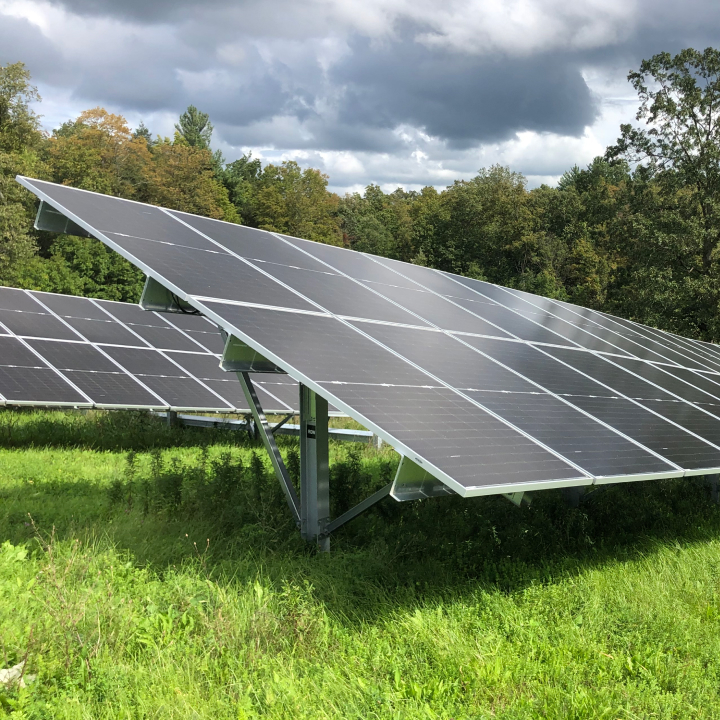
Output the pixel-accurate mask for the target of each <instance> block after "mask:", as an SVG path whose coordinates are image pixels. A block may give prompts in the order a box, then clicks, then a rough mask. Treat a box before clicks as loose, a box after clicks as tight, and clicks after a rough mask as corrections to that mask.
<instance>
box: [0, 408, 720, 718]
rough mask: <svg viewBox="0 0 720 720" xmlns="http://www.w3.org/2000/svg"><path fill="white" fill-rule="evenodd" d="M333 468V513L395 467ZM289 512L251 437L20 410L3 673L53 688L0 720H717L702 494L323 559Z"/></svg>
mask: <svg viewBox="0 0 720 720" xmlns="http://www.w3.org/2000/svg"><path fill="white" fill-rule="evenodd" d="M281 450H282V452H283V453H284V454H285V455H286V457H287V459H288V463H289V465H290V466H291V468H292V465H293V453H294V452H295V451H296V448H295V445H294V444H293V440H292V439H288V438H281ZM331 452H332V460H333V487H334V488H336V492H335V494H334V500H333V502H334V506H335V510H336V511H340V510H342V509H343V508H344V507H346V506H348V505H350V504H352V503H353V502H354V501H355V500H356V499H358V498H360V497H362V496H363V495H364V494H366V493H368V492H371V491H372V490H373V489H374V488H376V487H379V486H380V485H381V484H382V483H384V482H386V480H387V478H388V476H391V475H392V472H393V470H394V467H395V463H396V459H395V458H394V454H393V452H392V451H391V450H390V449H387V448H386V449H383V450H380V451H378V450H377V449H374V448H370V447H355V448H354V449H353V448H352V447H349V446H347V445H340V444H335V443H333V444H332V448H331ZM283 502H284V501H283V499H282V495H281V494H280V492H279V490H278V489H277V488H276V486H275V483H274V480H273V479H272V477H271V476H270V473H269V465H268V464H267V463H264V460H263V455H262V451H261V448H260V447H259V446H257V445H252V444H250V443H249V441H248V440H247V439H246V438H244V437H243V436H242V435H240V434H232V433H229V432H222V431H215V430H207V429H197V430H196V429H190V428H186V429H168V428H166V427H164V425H163V424H162V423H161V422H158V421H155V420H153V419H151V418H147V417H145V416H143V415H141V414H134V415H128V414H121V413H115V414H104V413H88V414H86V415H80V414H75V413H63V412H56V413H55V412H53V413H51V412H10V411H2V412H0V663H1V664H2V666H3V667H8V666H10V665H13V664H15V663H18V662H20V661H22V660H23V659H25V658H26V659H27V672H28V673H31V674H36V675H37V679H36V680H34V682H32V683H30V684H29V685H28V686H27V687H26V688H25V689H19V688H12V689H7V690H4V691H3V690H0V714H2V713H5V714H8V715H10V716H12V717H14V718H112V719H113V720H114V719H117V718H212V719H213V720H220V719H221V718H254V717H258V718H260V717H261V718H312V719H320V718H358V719H360V718H363V719H365V718H398V719H400V718H445V719H449V718H455V720H460V718H609V719H614V718H628V719H629V718H690V717H692V718H696V717H697V718H717V717H720V695H719V693H718V682H719V681H720V510H718V508H717V507H716V506H714V505H712V504H711V503H710V502H709V500H708V496H707V491H706V490H705V489H704V488H703V487H702V486H701V485H699V484H696V483H694V482H690V481H660V482H654V483H641V484H640V483H639V484H635V485H626V486H619V487H617V488H611V489H608V490H607V491H606V492H603V493H601V494H598V495H597V496H596V498H595V500H594V501H591V502H588V503H586V504H584V505H583V506H582V507H581V508H578V509H571V508H568V507H567V506H566V505H565V504H564V503H563V502H562V499H561V498H560V496H559V494H556V493H547V494H546V495H541V496H538V497H537V499H536V500H535V501H534V503H533V505H532V507H530V508H527V507H523V508H516V507H514V506H513V505H511V504H510V503H508V502H507V501H506V500H504V499H502V498H485V499H476V500H472V501H463V500H460V499H457V500H455V499H442V500H430V501H426V502H424V503H406V504H402V505H400V504H397V503H394V502H393V501H392V500H390V499H388V500H386V501H384V503H383V504H381V505H379V506H378V507H377V508H376V509H375V510H373V511H371V512H369V513H368V514H366V515H365V516H362V517H360V518H358V519H357V520H356V521H354V523H352V524H351V525H348V526H347V527H346V528H344V529H343V530H342V531H340V532H339V533H337V535H336V536H335V537H334V538H333V551H332V553H331V554H330V555H329V556H325V555H317V554H316V553H314V552H313V551H312V549H311V548H309V547H307V546H306V545H305V544H304V543H302V541H300V539H299V537H298V534H297V532H296V530H295V529H294V527H293V526H292V523H290V522H289V520H288V513H287V511H286V509H285V508H284V505H283Z"/></svg>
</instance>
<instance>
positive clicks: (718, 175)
mask: <svg viewBox="0 0 720 720" xmlns="http://www.w3.org/2000/svg"><path fill="white" fill-rule="evenodd" d="M719 69H720V52H719V51H716V50H714V49H712V48H709V49H707V50H705V51H702V52H700V51H695V50H683V51H682V52H681V53H679V54H678V55H676V56H674V57H673V56H670V55H669V54H667V53H661V54H659V55H656V56H654V57H652V58H651V59H650V60H647V61H644V62H643V63H642V64H641V66H640V68H639V70H638V71H635V72H632V73H630V76H629V79H630V81H631V83H632V85H633V87H634V88H635V90H636V91H637V92H638V95H639V98H640V103H641V104H640V110H639V112H638V116H637V120H638V124H637V125H634V126H631V125H623V126H622V127H621V133H622V135H621V137H620V139H619V140H618V143H617V144H616V145H615V146H613V147H611V148H608V151H607V153H606V156H605V157H604V158H595V160H593V162H591V163H590V164H589V165H588V167H586V168H579V167H574V168H572V169H570V170H569V171H568V172H566V173H565V174H564V175H563V176H562V178H561V180H560V182H559V183H558V186H557V187H556V188H551V187H547V186H542V187H539V188H536V189H533V190H528V189H527V187H526V181H525V178H524V177H523V176H522V175H521V174H520V173H517V172H513V171H511V170H510V169H508V168H505V167H500V166H494V167H491V168H484V169H481V170H479V172H478V174H477V175H476V176H475V177H473V178H471V179H469V180H458V181H456V182H455V183H453V184H452V185H451V186H449V187H447V188H445V189H444V190H442V191H438V190H436V189H435V188H432V187H426V188H423V189H422V190H421V191H419V192H414V191H413V192H407V191H405V190H403V189H402V188H398V189H397V190H395V191H393V192H384V191H383V189H382V188H380V187H379V186H378V185H369V186H368V187H367V188H366V189H365V191H364V193H362V194H360V193H354V194H352V195H347V196H346V197H343V198H339V197H337V196H336V195H335V194H333V193H330V192H329V191H328V189H327V185H328V178H327V177H326V176H324V175H323V174H322V173H320V172H319V171H317V170H315V169H312V168H302V167H300V166H299V165H298V164H297V163H296V162H294V161H286V162H283V163H282V164H280V165H274V164H268V165H265V166H263V164H262V163H261V162H260V160H259V159H257V158H253V156H252V155H251V154H248V155H246V156H243V157H242V158H240V159H239V160H236V161H235V162H232V163H229V164H227V165H225V164H224V162H223V161H222V158H220V156H219V155H218V154H217V153H215V154H213V153H212V152H211V151H210V149H209V143H210V139H211V135H212V123H211V122H210V118H209V117H208V115H207V114H205V113H202V112H200V111H199V110H198V109H197V108H195V107H194V106H190V107H189V108H188V109H187V111H186V112H185V113H183V115H182V116H181V117H180V119H179V122H178V124H177V128H176V129H177V132H176V135H175V139H174V141H171V140H170V139H167V138H165V139H163V138H156V139H155V140H153V139H152V136H151V134H150V131H149V130H148V129H147V128H146V127H145V126H144V125H142V124H141V125H140V127H138V128H137V129H136V130H135V131H131V129H130V128H129V126H128V125H127V122H126V121H125V119H124V118H123V117H121V116H118V115H113V114H110V113H108V112H107V111H106V110H104V109H103V108H94V109H92V110H87V111H85V112H83V113H81V114H80V116H79V117H78V118H76V119H74V120H70V121H68V122H66V123H64V124H63V125H62V126H61V127H59V128H58V129H56V130H55V131H54V132H53V134H52V136H51V137H49V138H45V137H43V135H42V134H41V133H40V131H39V125H38V116H37V115H35V113H34V112H33V111H32V109H31V107H30V103H32V102H35V101H37V100H38V99H39V98H38V97H37V92H36V90H35V89H34V88H33V87H32V85H31V84H30V78H29V75H28V73H27V71H26V70H25V69H24V67H23V66H22V65H21V64H16V65H8V66H6V67H4V68H0V233H1V234H0V283H5V284H10V285H16V286H20V287H29V288H37V289H43V290H55V291H59V292H65V293H73V294H83V295H91V296H96V297H104V298H111V299H122V300H136V299H137V298H138V297H139V293H140V290H141V285H142V277H141V275H140V273H139V272H137V271H136V270H134V269H133V268H131V267H130V265H129V264H128V263H127V262H126V261H124V260H123V259H121V258H119V257H117V256H114V255H113V254H112V253H111V252H110V251H108V250H107V249H106V248H104V247H103V246H102V245H100V244H99V243H96V242H95V241H92V240H87V239H79V238H68V237H65V236H60V237H56V236H51V235H49V234H47V233H37V232H35V231H34V230H33V229H32V219H33V214H34V211H35V200H34V198H33V197H32V196H31V195H30V194H29V193H27V192H25V191H24V190H22V188H20V187H19V186H18V185H17V184H16V183H15V182H14V181H13V176H14V174H15V173H17V172H21V173H24V174H30V175H36V176H40V177H48V178H50V179H53V180H55V181H56V182H63V183H66V184H71V185H74V186H77V187H82V188H86V189H89V190H94V191H97V192H103V193H109V194H113V195H117V196H119V197H126V198H132V199H136V200H140V201H143V202H149V203H154V204H157V205H161V206H165V207H170V208H175V209H178V210H183V211H187V212H192V213H196V214H199V215H204V216H208V217H212V218H217V219H222V220H226V221H229V222H241V221H242V222H243V223H245V224H247V225H250V226H252V227H259V228H264V229H267V230H271V231H273V232H279V233H287V234H290V235H295V236H299V237H303V238H307V239H310V240H314V241H317V242H323V243H330V244H334V245H343V246H345V247H348V248H352V249H355V250H359V251H362V252H368V253H372V254H376V255H379V256H383V257H389V258H395V259H399V260H403V261H406V262H411V263H415V264H417V265H423V266H427V267H432V268H439V269H442V270H447V271H450V272H454V273H460V274H463V275H467V276H469V277H473V278H477V279H481V280H487V281H490V282H493V283H498V284H501V285H504V286H508V287H515V288H519V289H523V290H527V291H529V292H533V293H537V294H540V295H545V296H548V297H553V298H558V299H563V300H568V301H570V302H573V303H577V304H579V305H584V306H587V307H592V308H596V309H599V310H604V311H607V312H611V313H614V314H617V315H620V316H622V317H627V318H630V319H632V320H637V321H640V322H643V323H646V324H649V325H653V326H657V327H660V328H663V329H667V330H671V331H674V332H678V333H681V334H684V335H688V336H691V337H697V338H701V339H703V340H710V341H717V340H720V313H719V312H718V308H720V265H719V263H718V260H717V244H718V241H719V240H720V224H719V223H718V220H717V215H718V210H717V205H718V194H719V193H720V150H718V147H720V142H719V141H718V135H717V133H718V130H717V120H716V118H717V117H718V110H719V109H720V108H719V107H718V105H719V104H720V101H719V100H718V97H720V95H719V94H718V91H719V90H720V80H719V79H718V71H719ZM631 167H632V168H633V169H631Z"/></svg>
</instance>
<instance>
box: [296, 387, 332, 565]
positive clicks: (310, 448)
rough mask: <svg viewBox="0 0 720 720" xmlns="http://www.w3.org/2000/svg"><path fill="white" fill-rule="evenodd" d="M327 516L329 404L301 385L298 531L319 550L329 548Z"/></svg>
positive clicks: (328, 514) (328, 491)
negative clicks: (315, 544)
mask: <svg viewBox="0 0 720 720" xmlns="http://www.w3.org/2000/svg"><path fill="white" fill-rule="evenodd" d="M329 519H330V464H329V458H328V404H327V400H325V399H324V398H321V397H320V396H319V395H317V394H316V393H315V392H314V391H313V390H311V389H310V388H308V387H305V386H304V385H300V532H301V533H302V536H303V538H304V539H305V540H307V541H308V542H314V543H317V546H318V549H319V550H321V551H322V552H328V551H329V550H330V537H329V536H328V535H326V534H325V532H326V529H327V524H328V521H329Z"/></svg>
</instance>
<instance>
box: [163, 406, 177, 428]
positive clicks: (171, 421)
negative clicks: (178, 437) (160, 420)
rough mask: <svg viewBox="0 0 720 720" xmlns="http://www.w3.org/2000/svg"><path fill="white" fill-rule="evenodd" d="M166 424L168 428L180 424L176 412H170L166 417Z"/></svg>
mask: <svg viewBox="0 0 720 720" xmlns="http://www.w3.org/2000/svg"><path fill="white" fill-rule="evenodd" d="M165 422H166V423H167V426H168V427H175V425H177V424H178V416H177V412H176V411H175V410H168V411H167V415H166V416H165Z"/></svg>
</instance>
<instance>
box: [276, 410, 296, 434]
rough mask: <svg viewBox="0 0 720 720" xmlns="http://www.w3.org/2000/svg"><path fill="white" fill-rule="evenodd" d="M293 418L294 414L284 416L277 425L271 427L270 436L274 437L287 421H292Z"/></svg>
mask: <svg viewBox="0 0 720 720" xmlns="http://www.w3.org/2000/svg"><path fill="white" fill-rule="evenodd" d="M294 417H295V413H290V414H289V415H286V416H285V417H284V418H283V419H282V420H281V421H280V422H279V423H278V424H277V425H273V427H272V430H271V431H270V432H272V434H273V435H274V434H275V433H276V432H277V431H278V430H279V429H280V428H281V427H282V426H283V425H284V424H285V423H286V422H287V421H288V420H292V418H294Z"/></svg>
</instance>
